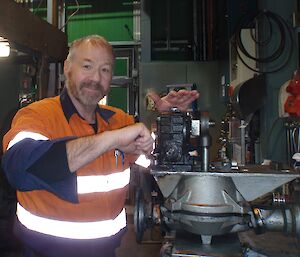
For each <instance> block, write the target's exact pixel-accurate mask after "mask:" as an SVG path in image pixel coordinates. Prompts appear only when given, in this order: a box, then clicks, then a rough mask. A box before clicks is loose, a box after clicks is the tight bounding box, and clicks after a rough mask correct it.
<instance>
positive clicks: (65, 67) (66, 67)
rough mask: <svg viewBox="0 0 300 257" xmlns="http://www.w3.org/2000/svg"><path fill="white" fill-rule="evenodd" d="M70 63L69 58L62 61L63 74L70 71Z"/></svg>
mask: <svg viewBox="0 0 300 257" xmlns="http://www.w3.org/2000/svg"><path fill="white" fill-rule="evenodd" d="M70 68H71V63H70V61H69V60H65V62H64V74H65V75H66V74H68V73H69V72H70Z"/></svg>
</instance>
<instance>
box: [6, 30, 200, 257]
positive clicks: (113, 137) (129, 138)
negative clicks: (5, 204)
mask: <svg viewBox="0 0 300 257" xmlns="http://www.w3.org/2000/svg"><path fill="white" fill-rule="evenodd" d="M113 63H114V54H113V48H112V46H111V45H110V44H109V43H108V42H107V41H106V40H105V39H104V38H102V37H100V36H95V35H94V36H88V37H85V38H82V39H79V40H76V41H75V42H73V44H72V45H71V47H70V50H69V55H68V57H67V59H66V61H65V63H64V73H65V76H66V88H65V89H64V91H63V92H62V94H61V95H60V96H57V97H53V98H47V99H44V100H41V101H38V102H35V103H33V104H31V105H29V106H27V107H24V108H22V109H20V110H19V112H18V113H17V114H16V116H15V118H14V120H13V122H12V126H11V129H10V131H9V132H8V133H7V134H6V135H5V137H4V140H3V148H4V151H5V154H4V157H3V168H4V170H5V173H6V176H7V178H8V180H9V182H10V183H11V184H12V185H13V186H14V187H15V188H16V189H17V198H18V204H17V221H16V224H15V233H16V235H17V236H18V237H19V238H20V240H21V242H22V243H23V244H24V246H25V251H24V254H23V256H24V257H33V256H49V257H69V256H70V257H71V256H72V257H76V256H78V257H102V256H103V257H110V256H114V250H115V248H117V247H118V246H119V244H120V240H121V236H122V235H123V234H124V232H125V229H126V217H125V210H124V202H125V196H126V189H127V186H128V183H129V174H130V173H129V165H130V163H132V162H134V161H135V159H136V157H137V155H139V154H149V153H150V152H151V151H152V145H153V139H152V138H151V136H150V132H149V130H148V129H147V128H146V127H145V125H144V124H142V123H135V124H134V121H133V118H132V117H131V116H130V115H128V114H126V113H124V112H123V111H121V110H119V109H117V108H114V107H110V106H100V105H98V102H99V101H100V99H102V98H103V97H104V96H105V95H107V93H108V91H109V88H110V82H111V79H112V70H113ZM185 94H186V92H183V91H182V92H176V93H174V92H173V93H172V94H169V95H167V96H166V97H165V98H162V99H158V98H157V95H156V94H155V93H153V94H152V96H151V97H153V98H155V99H154V101H155V102H156V103H157V109H158V110H161V111H163V110H168V109H169V108H170V107H172V106H174V105H175V104H176V103H175V102H176V98H178V97H179V98H182V97H180V95H185ZM188 94H190V97H189V98H187V99H186V100H185V101H184V102H182V103H180V106H181V107H182V108H184V107H187V106H188V105H189V104H190V103H191V102H192V101H193V100H195V99H196V98H197V97H198V93H197V92H190V93H188ZM120 152H121V153H122V156H120V157H118V153H120ZM121 157H122V158H121Z"/></svg>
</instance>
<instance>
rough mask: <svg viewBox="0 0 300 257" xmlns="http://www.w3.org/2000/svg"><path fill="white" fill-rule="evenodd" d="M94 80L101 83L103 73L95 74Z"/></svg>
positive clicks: (97, 72) (96, 72)
mask: <svg viewBox="0 0 300 257" xmlns="http://www.w3.org/2000/svg"><path fill="white" fill-rule="evenodd" d="M93 80H94V81H100V80H101V72H100V71H98V70H96V71H94V73H93Z"/></svg>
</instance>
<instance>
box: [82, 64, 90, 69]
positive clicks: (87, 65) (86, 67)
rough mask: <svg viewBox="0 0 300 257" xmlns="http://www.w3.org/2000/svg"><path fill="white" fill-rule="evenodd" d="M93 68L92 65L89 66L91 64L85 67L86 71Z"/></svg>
mask: <svg viewBox="0 0 300 257" xmlns="http://www.w3.org/2000/svg"><path fill="white" fill-rule="evenodd" d="M91 67H92V66H91V65H89V64H85V65H83V68H84V69H86V70H89V69H90V68H91Z"/></svg>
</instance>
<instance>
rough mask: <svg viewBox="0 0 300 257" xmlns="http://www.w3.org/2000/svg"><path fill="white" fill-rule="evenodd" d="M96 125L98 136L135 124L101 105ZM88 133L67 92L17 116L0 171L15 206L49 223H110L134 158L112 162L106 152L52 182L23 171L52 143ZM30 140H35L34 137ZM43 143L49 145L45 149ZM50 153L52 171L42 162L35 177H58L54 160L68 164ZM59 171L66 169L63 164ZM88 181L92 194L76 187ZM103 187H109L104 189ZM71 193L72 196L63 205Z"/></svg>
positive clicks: (119, 206)
mask: <svg viewBox="0 0 300 257" xmlns="http://www.w3.org/2000/svg"><path fill="white" fill-rule="evenodd" d="M96 120H97V133H102V132H104V131H109V130H114V129H118V128H122V127H124V126H127V125H130V124H133V123H134V119H133V117H132V116H131V115H128V114H126V113H125V112H123V111H122V110H120V109H118V108H114V107H110V106H100V105H99V106H98V108H97V110H96ZM93 134H95V131H94V128H93V127H92V126H91V125H90V124H88V123H87V122H86V121H85V120H84V119H83V118H81V117H80V115H79V114H78V112H77V111H76V109H75V107H74V105H73V104H72V102H71V100H70V98H69V96H68V94H67V91H66V90H64V91H63V93H62V95H61V96H56V97H53V98H47V99H43V100H41V101H38V102H35V103H33V104H31V105H29V106H26V107H24V108H22V109H20V110H19V111H18V113H17V114H16V116H15V117H14V119H13V122H12V126H11V129H10V130H9V131H8V133H7V134H6V135H5V136H4V140H3V148H4V151H6V152H5V154H4V159H3V162H4V165H3V166H4V170H5V172H6V174H7V177H8V179H9V181H10V182H11V184H12V185H13V186H15V187H16V189H17V198H18V204H19V205H20V206H21V207H22V208H23V209H25V211H26V212H28V213H30V214H33V215H36V216H38V217H43V218H46V219H49V220H58V221H71V222H98V221H102V220H113V219H114V218H116V217H117V216H118V215H119V214H120V212H121V211H122V210H123V208H124V203H125V197H126V191H127V187H128V183H129V172H128V171H129V169H128V168H129V165H130V163H131V162H133V161H135V159H136V156H134V155H125V156H124V159H123V161H121V160H120V161H118V163H117V162H116V159H115V158H116V157H115V151H108V152H106V153H104V154H103V155H101V156H99V157H98V158H97V159H95V160H94V161H92V162H91V163H89V164H88V165H86V166H84V167H83V168H81V169H79V170H78V171H77V172H76V173H72V174H71V173H70V174H69V175H68V173H67V175H66V176H62V178H61V179H58V180H56V181H51V180H49V181H48V180H47V179H46V180H43V179H41V178H40V177H39V176H35V175H34V174H29V172H27V169H29V168H30V167H31V166H32V165H33V164H34V163H35V162H37V160H39V159H40V158H42V157H43V156H44V155H45V154H46V153H47V151H48V149H50V148H51V145H53V144H54V143H55V142H60V143H61V142H62V143H63V144H65V142H67V141H68V140H72V139H73V138H77V137H84V136H89V135H93ZM24 135H25V136H24ZM27 135H29V136H27ZM31 135H34V136H36V135H37V138H34V137H33V136H31ZM124 136H126V135H124ZM18 137H19V138H20V139H19V140H18V139H17V138H18ZM53 142H54V143H53ZM46 144H47V145H49V144H50V146H46V147H44V146H45V145H46ZM33 146H34V147H33ZM55 154H56V153H52V159H51V160H52V163H49V166H50V167H51V169H53V170H49V167H48V165H47V161H46V162H43V163H45V166H44V167H41V166H39V168H40V170H38V172H41V173H43V170H44V169H45V170H47V172H49V173H50V174H51V173H52V172H53V173H57V174H59V172H60V169H61V168H62V166H61V165H60V164H57V167H56V164H55V161H54V162H53V160H55V159H56V158H57V160H59V159H60V158H64V160H63V161H64V162H67V159H66V156H56V155H55ZM5 155H7V156H5ZM53 155H54V158H53ZM45 156H46V155H45ZM5 157H6V158H5ZM12 162H15V164H13V163H12ZM58 163H61V160H60V162H58ZM63 167H68V166H67V163H64V166H63ZM64 173H66V171H65V170H64ZM125 173H126V176H125V175H124V174H125ZM58 177H59V176H58ZM127 179H128V181H125V180H127ZM85 180H87V181H88V182H86V181H85ZM16 181H19V182H16ZM20 181H21V182H20ZM124 181H125V182H124ZM91 182H95V185H94V187H95V190H94V189H92V187H93V186H92V185H91V186H89V185H90V184H88V185H87V186H88V187H87V189H84V188H83V187H81V183H83V184H84V183H91ZM106 183H107V184H108V185H111V184H113V186H112V187H109V186H108V187H107V185H106ZM115 184H116V185H115ZM99 188H100V189H99ZM72 194H73V195H74V194H75V195H76V194H77V195H76V196H75V198H74V197H73V198H72V197H71V199H73V200H68V196H69V195H72Z"/></svg>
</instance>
